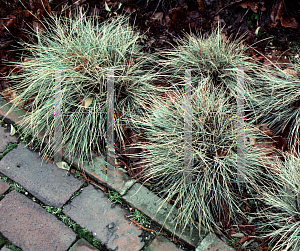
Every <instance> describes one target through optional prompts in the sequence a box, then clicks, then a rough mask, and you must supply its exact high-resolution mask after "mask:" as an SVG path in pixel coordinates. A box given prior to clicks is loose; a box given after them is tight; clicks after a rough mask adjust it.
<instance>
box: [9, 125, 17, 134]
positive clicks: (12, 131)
mask: <svg viewBox="0 0 300 251" xmlns="http://www.w3.org/2000/svg"><path fill="white" fill-rule="evenodd" d="M15 134H16V129H15V128H14V127H13V125H12V124H10V134H9V135H10V136H13V135H15Z"/></svg>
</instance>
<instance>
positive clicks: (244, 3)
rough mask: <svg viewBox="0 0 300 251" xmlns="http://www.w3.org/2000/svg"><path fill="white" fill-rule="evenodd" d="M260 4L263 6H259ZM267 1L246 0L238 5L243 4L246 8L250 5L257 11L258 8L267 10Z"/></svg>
mask: <svg viewBox="0 0 300 251" xmlns="http://www.w3.org/2000/svg"><path fill="white" fill-rule="evenodd" d="M259 4H260V5H261V7H260V6H259ZM264 4H265V2H252V1H245V2H242V3H240V4H239V5H237V6H241V7H242V8H244V9H247V8H248V7H250V9H251V10H252V11H253V12H254V13H257V10H261V11H266V10H267V9H266V8H265V7H264Z"/></svg>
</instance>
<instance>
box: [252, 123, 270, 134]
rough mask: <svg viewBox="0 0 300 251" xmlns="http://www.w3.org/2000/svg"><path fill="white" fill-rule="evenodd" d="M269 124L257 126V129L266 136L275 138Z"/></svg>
mask: <svg viewBox="0 0 300 251" xmlns="http://www.w3.org/2000/svg"><path fill="white" fill-rule="evenodd" d="M268 126H269V124H267V123H265V124H257V125H256V126H255V127H257V128H258V129H259V130H261V131H263V132H264V133H265V134H266V135H268V136H273V132H272V131H271V129H270V128H269V127H268Z"/></svg>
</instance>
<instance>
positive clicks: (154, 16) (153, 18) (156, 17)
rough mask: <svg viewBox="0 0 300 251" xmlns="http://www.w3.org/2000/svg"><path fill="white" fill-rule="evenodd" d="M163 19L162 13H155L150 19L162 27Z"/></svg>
mask: <svg viewBox="0 0 300 251" xmlns="http://www.w3.org/2000/svg"><path fill="white" fill-rule="evenodd" d="M163 18H164V13H163V12H157V13H155V14H154V15H153V17H151V19H152V20H153V21H155V20H157V21H159V23H160V24H161V25H162V20H163Z"/></svg>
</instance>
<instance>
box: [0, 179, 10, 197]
mask: <svg viewBox="0 0 300 251" xmlns="http://www.w3.org/2000/svg"><path fill="white" fill-rule="evenodd" d="M8 189H9V185H8V184H7V183H6V182H4V181H2V180H0V196H1V195H2V194H4V193H5V192H6V191H7V190H8Z"/></svg>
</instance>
